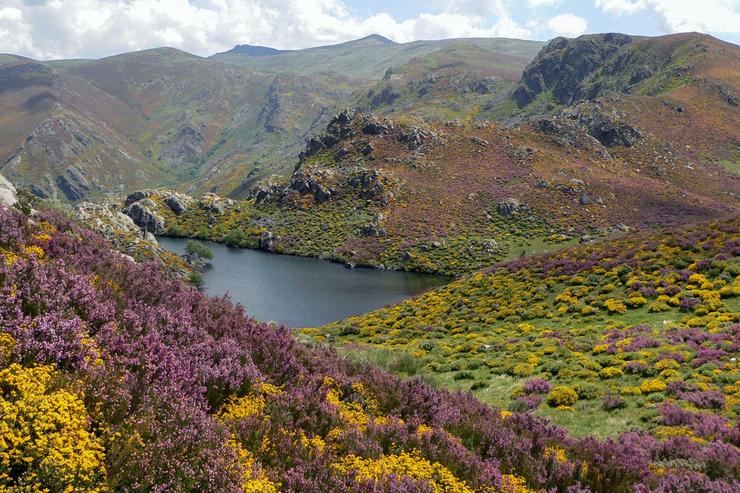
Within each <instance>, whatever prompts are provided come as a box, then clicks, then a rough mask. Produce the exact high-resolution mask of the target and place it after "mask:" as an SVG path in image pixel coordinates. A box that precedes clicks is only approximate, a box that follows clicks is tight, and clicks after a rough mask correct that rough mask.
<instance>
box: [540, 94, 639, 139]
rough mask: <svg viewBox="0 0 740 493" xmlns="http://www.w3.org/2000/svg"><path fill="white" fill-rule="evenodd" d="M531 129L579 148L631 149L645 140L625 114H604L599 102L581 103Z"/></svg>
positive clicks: (611, 111) (541, 119)
mask: <svg viewBox="0 0 740 493" xmlns="http://www.w3.org/2000/svg"><path fill="white" fill-rule="evenodd" d="M531 125H532V126H533V128H535V129H537V130H538V131H540V132H542V133H544V134H547V135H550V136H552V137H555V138H557V140H558V141H559V142H561V143H562V144H564V145H569V146H572V147H577V148H590V147H594V146H596V147H598V146H599V145H600V146H603V147H607V148H611V147H615V146H622V147H632V146H634V145H635V144H636V143H637V142H638V141H639V140H640V139H641V138H642V137H643V136H642V134H641V133H640V131H639V130H637V129H636V128H635V127H633V126H632V125H631V124H630V123H629V122H628V116H627V115H626V114H623V113H620V112H616V111H614V110H605V109H604V108H603V107H602V106H601V104H600V102H598V101H597V102H594V103H591V102H583V103H579V104H577V105H575V106H572V107H570V108H567V109H565V110H563V111H562V112H560V114H558V115H557V116H555V117H552V118H540V119H538V120H534V121H533V122H532V123H531Z"/></svg>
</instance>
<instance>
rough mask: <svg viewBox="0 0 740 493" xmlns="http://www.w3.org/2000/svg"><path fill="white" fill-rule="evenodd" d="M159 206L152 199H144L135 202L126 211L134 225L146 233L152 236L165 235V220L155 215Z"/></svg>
mask: <svg viewBox="0 0 740 493" xmlns="http://www.w3.org/2000/svg"><path fill="white" fill-rule="evenodd" d="M156 208H157V205H156V203H154V202H153V201H152V200H151V199H148V198H146V199H142V200H140V201H138V202H134V203H133V204H131V205H129V206H128V207H126V208H125V209H124V213H125V214H126V215H127V216H129V217H130V218H131V219H132V220H133V221H134V223H135V224H136V225H137V226H139V227H140V228H142V229H143V230H145V231H148V232H150V233H152V234H155V235H157V234H161V233H164V218H163V217H162V216H160V215H159V214H157V213H155V212H154V211H155V210H156Z"/></svg>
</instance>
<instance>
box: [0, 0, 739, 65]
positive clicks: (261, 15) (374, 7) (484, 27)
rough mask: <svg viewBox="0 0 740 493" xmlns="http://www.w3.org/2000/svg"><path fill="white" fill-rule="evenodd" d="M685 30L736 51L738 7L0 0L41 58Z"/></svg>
mask: <svg viewBox="0 0 740 493" xmlns="http://www.w3.org/2000/svg"><path fill="white" fill-rule="evenodd" d="M685 31H700V32H705V33H709V34H713V35H715V36H717V37H719V38H721V39H724V40H727V41H730V42H733V43H737V44H740V0H0V52H5V53H14V54H19V55H24V56H28V57H31V58H36V59H42V60H49V59H60V58H100V57H104V56H109V55H113V54H117V53H123V52H128V51H134V50H141V49H146V48H155V47H160V46H172V47H175V48H179V49H182V50H184V51H188V52H190V53H194V54H197V55H201V56H208V55H212V54H214V53H217V52H221V51H226V50H229V49H230V48H232V47H233V46H234V45H237V44H254V45H263V46H271V47H275V48H282V49H298V48H306V47H311V46H320V45H326V44H333V43H339V42H343V41H348V40H351V39H356V38H360V37H363V36H366V35H369V34H373V33H377V34H381V35H383V36H385V37H387V38H390V39H392V40H394V41H397V42H409V41H414V40H418V39H443V38H453V37H507V38H520V39H536V40H543V41H544V40H548V39H551V38H553V37H555V36H566V37H575V36H579V35H581V34H585V33H599V32H625V33H628V34H636V35H650V36H654V35H663V34H669V33H675V32H685Z"/></svg>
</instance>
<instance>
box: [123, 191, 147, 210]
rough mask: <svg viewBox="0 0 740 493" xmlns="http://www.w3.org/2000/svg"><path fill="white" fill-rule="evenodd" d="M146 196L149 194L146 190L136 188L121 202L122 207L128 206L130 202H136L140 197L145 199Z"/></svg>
mask: <svg viewBox="0 0 740 493" xmlns="http://www.w3.org/2000/svg"><path fill="white" fill-rule="evenodd" d="M147 197H149V194H148V193H147V192H144V191H142V190H137V191H135V192H131V193H130V194H128V196H127V197H126V200H125V201H124V202H123V206H124V207H128V206H130V205H131V204H133V203H134V202H138V201H140V200H141V199H145V198H147Z"/></svg>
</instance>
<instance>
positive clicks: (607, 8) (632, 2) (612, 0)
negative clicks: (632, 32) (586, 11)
mask: <svg viewBox="0 0 740 493" xmlns="http://www.w3.org/2000/svg"><path fill="white" fill-rule="evenodd" d="M594 5H596V6H597V7H598V8H600V9H601V10H603V11H604V12H609V13H611V14H617V15H621V14H633V13H635V12H637V11H638V10H642V9H644V8H645V1H644V0H595V1H594Z"/></svg>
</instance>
